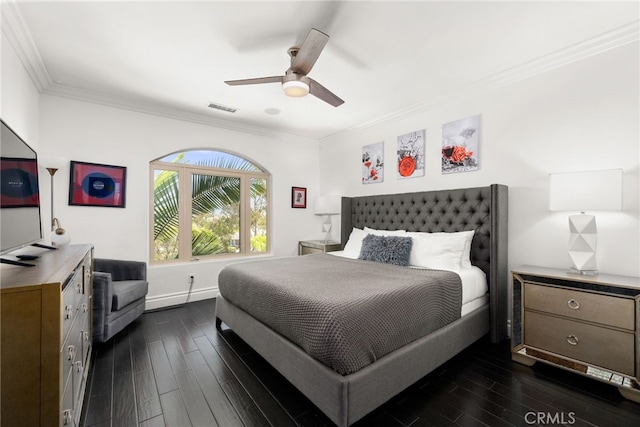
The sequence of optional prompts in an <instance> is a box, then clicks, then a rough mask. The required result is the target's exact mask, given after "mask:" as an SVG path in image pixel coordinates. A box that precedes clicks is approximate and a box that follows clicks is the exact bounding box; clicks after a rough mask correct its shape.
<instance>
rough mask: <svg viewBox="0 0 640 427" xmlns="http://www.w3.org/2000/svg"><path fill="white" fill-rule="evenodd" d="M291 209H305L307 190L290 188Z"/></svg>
mask: <svg viewBox="0 0 640 427" xmlns="http://www.w3.org/2000/svg"><path fill="white" fill-rule="evenodd" d="M291 207H292V208H301V209H306V208H307V189H306V188H304V187H291Z"/></svg>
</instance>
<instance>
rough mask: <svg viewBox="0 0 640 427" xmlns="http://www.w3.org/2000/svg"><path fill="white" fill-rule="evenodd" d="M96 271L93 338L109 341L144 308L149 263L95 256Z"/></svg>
mask: <svg viewBox="0 0 640 427" xmlns="http://www.w3.org/2000/svg"><path fill="white" fill-rule="evenodd" d="M94 269H95V272H94V274H93V295H94V300H93V328H94V334H93V339H94V341H96V342H106V341H108V340H109V339H110V338H111V337H113V336H114V335H115V334H117V333H118V332H120V331H121V330H122V329H124V327H125V326H127V325H128V324H129V323H131V322H133V321H134V320H136V319H137V318H138V317H140V315H141V314H142V313H143V312H144V307H145V298H146V296H147V292H148V290H149V283H148V282H147V263H146V262H143V261H126V260H117V259H102V258H96V259H95V261H94Z"/></svg>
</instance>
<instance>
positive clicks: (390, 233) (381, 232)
mask: <svg viewBox="0 0 640 427" xmlns="http://www.w3.org/2000/svg"><path fill="white" fill-rule="evenodd" d="M364 231H366V232H367V233H368V234H374V235H376V236H397V235H398V234H403V235H404V234H406V233H407V230H393V231H390V230H376V229H375V228H369V227H365V228H364Z"/></svg>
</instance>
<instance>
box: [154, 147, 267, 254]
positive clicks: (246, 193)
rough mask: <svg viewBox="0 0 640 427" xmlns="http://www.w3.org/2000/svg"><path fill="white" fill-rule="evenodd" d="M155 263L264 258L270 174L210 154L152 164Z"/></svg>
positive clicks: (183, 154) (182, 155)
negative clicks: (244, 257) (227, 258)
mask: <svg viewBox="0 0 640 427" xmlns="http://www.w3.org/2000/svg"><path fill="white" fill-rule="evenodd" d="M150 166H151V174H152V187H153V188H152V193H153V209H152V221H151V224H152V236H153V242H152V245H151V252H152V253H151V259H152V262H153V263H165V262H171V261H189V260H193V259H203V258H215V257H234V256H235V257H237V256H247V255H258V254H266V253H268V251H269V239H268V234H269V233H268V230H269V223H268V206H269V192H268V188H269V179H270V175H269V174H268V173H267V172H266V171H265V170H263V169H262V168H261V167H259V166H257V165H256V164H254V163H252V162H250V161H248V160H247V159H244V158H242V157H240V156H238V155H235V154H231V153H227V152H223V151H211V150H191V151H184V152H180V153H174V154H170V155H168V156H165V157H163V158H160V159H158V160H155V161H153V162H151V164H150Z"/></svg>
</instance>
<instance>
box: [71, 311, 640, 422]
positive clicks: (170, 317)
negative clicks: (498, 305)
mask: <svg viewBox="0 0 640 427" xmlns="http://www.w3.org/2000/svg"><path fill="white" fill-rule="evenodd" d="M532 424H533V425H561V424H564V425H575V426H607V427H608V426H639V425H640V404H637V403H633V402H629V401H626V400H624V399H623V398H622V397H621V396H620V395H619V394H618V392H617V390H616V389H614V388H613V387H610V386H608V385H605V384H601V383H599V382H597V381H593V380H590V379H587V378H584V377H581V376H578V375H575V374H571V373H568V372H565V371H562V370H559V369H555V368H552V367H549V366H544V365H542V364H536V365H535V366H534V367H533V368H529V367H525V366H522V365H519V364H517V363H512V362H511V360H510V357H509V345H508V343H507V342H505V343H503V344H501V345H493V344H490V343H488V342H486V341H484V340H481V341H479V342H477V343H476V344H474V345H473V346H471V347H470V348H469V349H467V350H465V351H464V352H463V353H461V354H459V355H458V356H456V357H455V358H454V359H452V360H450V361H449V362H447V363H446V364H444V365H443V366H441V367H440V368H438V369H437V370H436V371H434V372H432V373H431V374H429V375H427V376H426V377H424V378H422V379H421V380H420V381H418V382H417V383H416V384H415V385H413V386H412V387H410V388H409V389H407V390H405V391H404V392H402V393H401V394H400V395H398V396H396V397H395V398H393V399H392V400H391V401H389V402H387V403H386V404H385V405H383V406H382V407H380V408H379V409H377V410H376V411H374V412H373V413H371V414H369V415H368V416H367V417H365V418H364V419H362V420H361V421H360V422H358V423H357V425H358V426H391V427H393V426H415V427H418V426H491V427H493V426H527V425H532ZM81 425H82V426H85V427H89V426H114V427H126V426H141V427H142V426H145V427H147V426H148V427H151V426H179V427H187V426H192V425H193V426H216V425H218V426H221V427H228V426H231V427H232V426H269V425H272V426H278V427H280V426H331V425H333V424H332V423H331V422H330V421H329V420H328V419H327V418H326V417H325V416H324V415H323V414H322V413H321V412H320V411H319V410H318V409H317V408H315V407H314V406H313V404H311V403H310V402H309V401H308V400H307V399H306V398H305V397H304V396H302V395H301V394H300V393H299V392H298V391H297V390H296V389H295V388H293V386H291V385H290V384H289V383H288V382H287V381H286V380H285V379H284V378H283V377H281V376H280V375H279V374H278V373H277V372H276V371H275V370H273V369H272V368H271V367H270V366H269V365H268V364H267V363H266V362H265V361H264V360H263V359H262V358H260V356H258V355H257V354H256V353H255V352H253V351H252V350H251V349H250V348H249V347H248V346H247V345H246V344H245V343H244V342H243V341H242V340H241V339H240V338H238V337H237V335H235V334H234V333H233V332H232V331H231V330H225V331H224V332H223V333H222V334H220V333H219V332H218V331H217V330H216V328H215V323H214V300H207V301H200V302H194V303H190V304H187V305H185V306H182V307H178V308H172V309H167V310H162V311H156V312H150V313H145V314H144V315H142V316H141V318H140V319H138V320H137V321H136V322H134V323H133V324H132V325H130V326H129V327H128V328H127V329H125V330H124V331H122V332H121V333H120V334H118V335H117V336H116V337H114V338H113V339H112V340H111V341H110V342H108V343H106V344H104V345H96V346H95V349H94V358H93V364H92V367H91V372H90V377H89V382H88V385H87V392H86V397H85V406H84V413H83V415H82V422H81Z"/></svg>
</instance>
